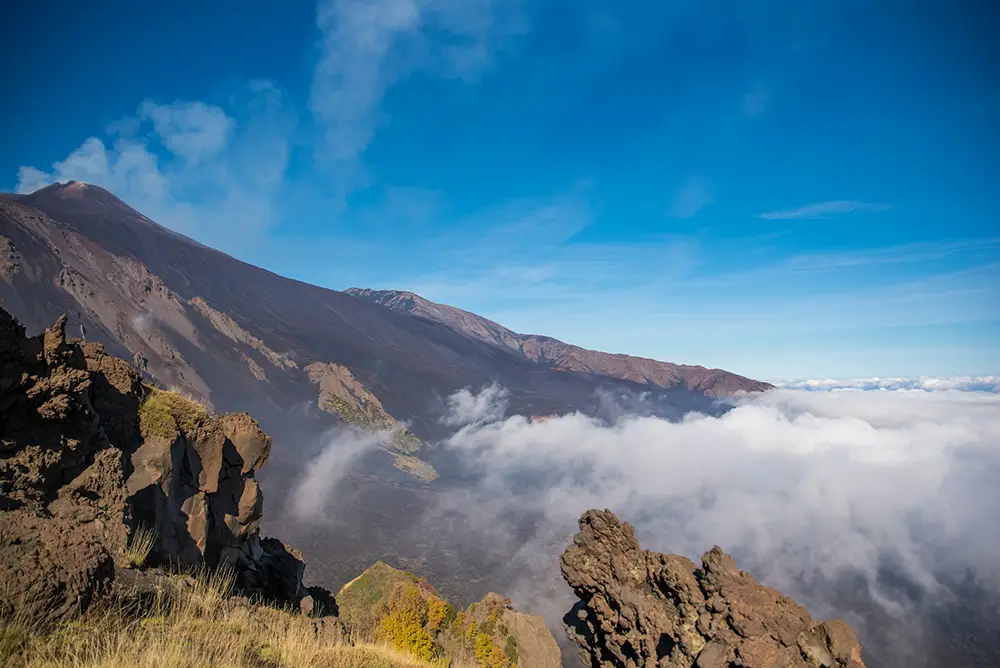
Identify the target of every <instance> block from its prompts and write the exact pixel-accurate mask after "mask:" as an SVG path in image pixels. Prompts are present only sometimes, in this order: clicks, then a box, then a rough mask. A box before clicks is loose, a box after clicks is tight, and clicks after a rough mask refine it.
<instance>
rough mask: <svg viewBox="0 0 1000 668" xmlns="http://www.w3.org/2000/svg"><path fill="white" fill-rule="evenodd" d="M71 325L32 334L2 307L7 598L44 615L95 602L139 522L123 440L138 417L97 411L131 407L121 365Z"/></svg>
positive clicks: (3, 574)
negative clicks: (71, 336)
mask: <svg viewBox="0 0 1000 668" xmlns="http://www.w3.org/2000/svg"><path fill="white" fill-rule="evenodd" d="M65 328H66V320H65V318H60V319H59V321H57V322H56V323H55V324H54V325H53V326H52V327H50V328H49V329H48V330H46V331H45V332H44V333H43V334H41V335H40V336H37V337H34V338H31V339H29V338H27V337H25V333H24V328H23V327H21V326H20V325H19V324H18V323H17V322H16V321H15V320H14V319H13V318H12V317H11V316H10V315H9V314H8V313H7V312H6V311H4V310H2V309H0V511H3V512H2V518H0V605H2V606H3V607H6V608H14V609H16V610H17V611H18V612H20V613H22V614H25V615H27V616H30V617H32V618H34V619H38V620H41V621H49V620H55V619H60V618H63V617H67V616H71V615H72V614H74V613H76V612H78V611H80V610H83V609H86V607H87V606H88V605H89V604H90V602H91V601H92V600H93V599H94V597H95V596H96V595H97V594H99V593H100V591H101V590H102V589H103V588H104V587H105V586H106V585H107V584H108V583H109V582H110V580H111V578H112V577H113V574H114V565H115V560H116V559H120V558H121V553H122V550H123V548H124V546H125V542H126V540H127V538H128V533H129V529H130V526H131V513H130V508H129V505H128V503H127V499H126V493H125V473H124V461H123V451H122V450H121V449H120V448H119V447H115V446H116V445H120V444H121V443H123V442H124V440H125V439H126V438H127V435H128V433H129V430H130V426H131V427H132V428H133V430H134V426H135V423H134V420H133V422H132V424H131V425H130V424H129V421H128V419H127V418H125V419H105V418H103V417H102V416H101V414H100V413H99V411H98V408H99V407H104V406H108V405H112V404H116V403H120V404H122V405H129V401H128V398H127V397H123V396H122V395H121V391H120V389H119V388H118V387H117V386H116V384H117V383H120V381H121V377H120V375H119V372H120V371H121V368H120V367H119V366H118V365H116V364H115V363H114V362H113V361H111V360H110V358H109V359H106V358H105V356H104V355H103V350H102V349H100V348H99V347H88V348H81V347H80V346H77V345H73V344H70V343H68V342H67V341H66V333H65ZM118 362H120V360H118ZM121 365H122V366H126V368H127V365H125V363H124V362H121ZM136 405H137V404H136ZM133 416H134V413H133Z"/></svg>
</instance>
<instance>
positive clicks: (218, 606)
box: [0, 573, 464, 668]
mask: <svg viewBox="0 0 1000 668" xmlns="http://www.w3.org/2000/svg"><path fill="white" fill-rule="evenodd" d="M227 583H229V585H231V575H230V574H226V573H221V574H218V575H217V574H214V573H203V574H202V575H201V576H200V577H198V578H196V579H192V580H191V583H190V586H186V587H181V588H179V589H178V592H179V593H177V594H174V595H171V596H169V597H162V598H160V599H158V600H157V601H156V603H155V604H154V606H153V608H152V609H151V610H150V611H149V612H148V613H147V614H145V615H143V616H139V617H137V616H135V615H134V614H133V612H134V611H130V610H127V609H124V608H122V607H114V606H112V605H110V604H106V605H103V606H96V607H92V608H91V609H90V610H88V612H87V613H85V614H84V615H83V616H82V617H81V618H79V619H77V620H76V621H73V622H70V623H64V624H61V625H59V626H58V627H56V628H44V629H43V628H42V627H34V626H32V625H30V624H26V623H24V622H23V620H16V619H10V618H3V617H0V665H3V666H5V667H7V666H9V667H10V668H111V667H112V666H115V667H117V666H129V667H132V666H135V667H137V668H210V667H212V666H226V667H227V668H229V667H232V668H307V667H310V668H311V667H314V666H322V667H323V668H429V667H438V668H440V667H441V666H444V665H447V664H446V663H443V662H442V661H435V662H429V661H426V660H421V659H418V658H417V657H415V656H413V655H412V654H411V653H407V652H403V651H400V650H399V649H397V648H394V647H392V646H389V645H387V644H384V643H377V642H358V643H355V644H353V645H352V644H345V643H340V642H335V641H333V640H332V639H330V638H328V637H324V636H323V635H322V634H319V635H318V634H317V633H316V632H315V630H314V628H313V625H312V620H310V619H309V618H307V617H303V616H301V615H295V614H291V613H289V612H286V611H284V610H279V609H276V608H271V607H267V606H262V605H254V604H251V603H247V602H245V601H242V602H241V601H240V600H239V599H228V598H227V597H226V595H225V594H224V593H222V592H225V591H226V590H227V589H228V587H227ZM450 668H464V667H463V666H460V665H457V664H451V667H450Z"/></svg>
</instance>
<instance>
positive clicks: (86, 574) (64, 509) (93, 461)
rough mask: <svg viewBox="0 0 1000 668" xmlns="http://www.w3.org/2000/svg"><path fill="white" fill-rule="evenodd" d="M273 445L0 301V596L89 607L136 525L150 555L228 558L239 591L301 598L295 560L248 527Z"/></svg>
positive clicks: (50, 607)
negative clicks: (148, 535)
mask: <svg viewBox="0 0 1000 668" xmlns="http://www.w3.org/2000/svg"><path fill="white" fill-rule="evenodd" d="M269 447H270V439H268V437H267V436H266V435H265V434H264V433H263V432H261V430H260V429H259V428H258V426H257V424H256V422H254V421H253V419H252V418H250V416H248V415H246V414H237V415H222V416H213V415H211V414H210V413H209V412H208V411H207V410H206V409H205V408H204V407H203V406H201V405H199V404H198V403H197V402H194V401H192V400H189V399H185V398H183V397H181V396H179V395H176V394H174V393H170V392H163V391H159V390H152V389H149V388H146V387H145V386H144V385H143V384H142V383H141V381H140V378H139V376H138V374H137V373H136V372H135V370H134V369H133V368H132V367H131V366H130V365H129V364H128V363H127V362H125V361H123V360H120V359H117V358H115V357H112V356H109V355H107V354H105V352H104V348H103V346H102V345H101V344H99V343H82V342H79V341H72V340H67V338H66V318H65V317H61V318H59V320H58V321H57V322H56V323H55V324H54V325H53V326H52V327H50V328H49V329H47V330H46V331H45V332H44V333H43V334H41V335H39V336H36V337H32V338H28V337H26V336H25V331H24V328H23V327H22V326H21V325H20V324H18V323H17V321H16V320H14V318H13V317H12V316H10V315H9V314H8V313H7V312H6V311H4V310H3V309H0V510H2V511H3V516H2V520H3V521H2V523H0V573H2V574H3V577H2V578H0V579H2V582H0V602H2V603H3V604H4V605H5V606H6V607H7V608H14V609H16V610H17V611H18V612H21V613H24V614H26V615H28V616H31V617H35V618H39V619H47V620H55V619H60V618H65V617H68V616H72V615H73V614H75V613H76V612H80V611H82V610H84V609H86V607H87V606H88V605H89V604H90V602H91V601H92V600H93V599H94V597H95V596H96V595H97V594H99V593H100V592H101V591H102V590H103V589H105V588H106V587H107V586H108V585H109V584H110V583H111V582H112V580H113V579H114V577H115V572H116V568H119V569H120V568H122V567H125V566H127V561H126V559H125V557H124V552H125V547H126V544H127V542H128V541H129V537H130V536H131V535H133V534H134V531H135V530H136V528H137V527H139V526H145V527H148V528H150V529H153V530H154V531H155V534H156V543H155V546H154V548H153V552H152V558H153V560H154V561H161V562H164V563H170V564H172V565H181V566H199V565H202V564H205V565H207V566H209V567H214V566H217V565H219V564H221V563H224V562H227V563H230V564H232V565H234V566H235V568H236V570H237V572H238V578H239V583H240V585H241V589H242V590H243V591H244V593H247V594H256V595H258V596H260V597H261V598H264V599H268V600H273V601H278V602H281V603H286V604H291V605H293V606H295V605H298V604H299V602H300V601H301V600H302V599H303V598H304V597H307V596H310V597H311V592H309V591H307V590H306V589H305V588H304V587H303V586H302V571H303V568H304V565H303V563H302V560H301V559H300V558H299V557H298V556H297V555H296V554H294V553H292V552H290V551H289V550H288V549H287V548H286V547H285V546H284V545H283V544H281V542H280V541H277V540H275V539H270V538H268V539H263V540H262V539H261V538H260V535H259V532H258V528H257V527H258V523H259V520H260V517H261V509H262V503H263V500H262V497H261V494H260V490H259V487H258V486H257V482H256V480H255V479H254V471H255V470H256V469H257V468H258V467H260V466H261V465H263V464H264V462H265V461H266V460H267V455H268V451H269ZM309 604H310V605H312V600H310V602H309Z"/></svg>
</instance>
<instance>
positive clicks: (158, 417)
mask: <svg viewBox="0 0 1000 668" xmlns="http://www.w3.org/2000/svg"><path fill="white" fill-rule="evenodd" d="M148 389H149V391H148V393H147V394H146V398H145V399H144V400H143V402H142V405H141V406H140V407H139V430H140V431H141V432H142V435H143V436H144V437H148V436H161V437H163V438H175V437H176V436H178V435H179V434H184V435H193V434H195V433H197V431H198V430H199V429H200V428H201V427H202V426H204V424H205V423H206V422H207V421H208V420H209V419H210V418H211V414H210V413H209V411H208V409H207V408H206V407H205V406H204V405H203V404H201V403H200V402H198V401H197V400H195V399H192V398H191V397H186V396H184V395H182V394H180V393H178V392H171V391H169V390H160V389H157V388H153V387H151V388H148Z"/></svg>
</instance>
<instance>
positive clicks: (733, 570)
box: [562, 510, 864, 668]
mask: <svg viewBox="0 0 1000 668" xmlns="http://www.w3.org/2000/svg"><path fill="white" fill-rule="evenodd" d="M562 572H563V577H564V578H565V579H566V582H568V583H569V585H570V586H571V587H572V588H573V590H574V592H576V594H577V596H579V597H580V602H579V603H578V604H577V605H576V606H574V608H573V610H571V611H570V612H569V614H567V615H566V617H565V620H564V621H565V622H566V625H567V631H568V633H569V635H570V637H571V638H573V639H574V640H575V641H576V642H577V643H578V644H579V645H580V646H581V647H582V649H583V655H584V658H585V661H587V662H588V663H589V665H591V666H595V667H598V666H600V667H605V666H629V667H631V666H661V667H676V668H681V667H684V668H687V667H689V666H695V667H696V668H728V667H730V666H743V667H746V668H773V667H778V666H780V667H782V668H795V667H802V668H805V667H811V668H814V667H819V666H823V667H828V668H863V666H864V663H863V662H862V659H861V645H860V644H859V643H858V640H857V638H856V637H855V635H854V632H853V631H852V630H851V628H850V627H849V626H848V625H847V624H846V623H844V622H842V621H840V620H834V621H829V622H823V623H818V622H816V620H814V619H813V618H812V616H811V615H810V614H809V611H808V610H806V609H805V608H804V607H802V606H800V605H798V604H797V603H795V601H793V600H791V599H790V598H787V597H785V596H782V595H781V594H780V593H779V592H777V591H775V590H774V589H771V588H769V587H764V586H762V585H760V584H758V583H757V581H756V580H754V578H753V576H751V575H750V574H749V573H747V572H745V571H741V570H739V568H738V567H737V566H736V562H735V561H734V560H733V559H732V557H730V556H729V555H727V554H725V553H724V552H723V551H722V550H721V549H720V548H718V547H715V548H713V549H712V550H710V551H709V552H706V553H705V555H704V556H703V557H702V565H701V567H700V568H699V567H697V566H696V565H695V564H694V563H693V562H692V561H691V560H690V559H687V558H685V557H682V556H678V555H669V554H660V553H657V552H649V551H647V550H643V549H641V548H640V547H639V543H638V541H637V540H636V538H635V534H634V532H633V530H632V527H631V526H630V525H629V524H628V523H627V522H624V523H623V522H621V521H619V520H618V518H617V517H615V515H614V514H613V513H612V512H611V511H609V510H603V511H600V510H590V511H587V512H586V513H584V515H583V516H582V517H581V518H580V532H579V533H578V534H577V535H576V538H575V539H574V541H573V544H572V545H570V546H569V547H568V548H567V549H566V551H565V552H564V553H563V555H562Z"/></svg>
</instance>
